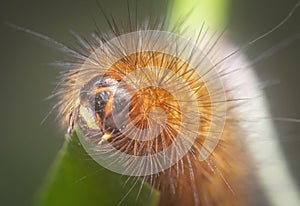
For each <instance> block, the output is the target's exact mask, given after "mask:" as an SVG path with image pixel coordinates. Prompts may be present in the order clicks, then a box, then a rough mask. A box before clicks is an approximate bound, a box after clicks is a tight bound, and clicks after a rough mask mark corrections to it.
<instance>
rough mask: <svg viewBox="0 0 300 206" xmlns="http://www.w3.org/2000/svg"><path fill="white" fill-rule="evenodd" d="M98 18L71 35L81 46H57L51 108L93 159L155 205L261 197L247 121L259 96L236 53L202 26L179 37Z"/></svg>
mask: <svg viewBox="0 0 300 206" xmlns="http://www.w3.org/2000/svg"><path fill="white" fill-rule="evenodd" d="M107 21H108V23H109V24H110V27H111V32H107V33H101V34H97V33H96V34H95V35H93V36H92V37H90V38H89V39H88V40H84V39H82V38H80V37H79V36H77V35H75V37H76V38H77V39H78V41H79V42H80V45H81V47H82V49H81V50H80V51H75V50H72V49H70V48H68V47H66V46H63V49H65V51H66V52H67V53H69V54H70V55H71V56H72V57H73V61H71V62H66V63H64V64H63V65H64V66H68V67H69V69H68V70H66V72H65V73H63V75H62V76H61V82H60V83H59V89H58V90H57V91H55V95H56V96H58V99H59V102H58V103H57V105H56V106H55V107H58V108H59V114H60V115H61V116H60V118H59V119H61V121H62V125H65V127H66V125H68V132H69V133H71V132H74V127H76V126H77V129H78V130H80V131H82V132H83V136H84V137H85V139H83V140H82V144H83V145H85V147H86V149H87V151H89V153H90V155H91V156H92V157H93V158H94V159H95V160H96V161H97V162H99V164H101V165H103V166H105V167H107V168H108V169H111V170H113V171H115V172H119V173H122V174H124V173H125V174H126V175H130V176H141V178H143V179H144V180H145V181H147V182H149V183H150V184H151V185H153V187H155V188H156V189H158V190H159V191H160V192H161V200H160V204H161V205H257V204H263V205H265V204H268V198H269V197H268V194H263V190H264V189H263V187H264V183H263V182H261V179H260V178H261V176H259V174H256V172H254V171H256V168H255V161H256V159H255V158H253V157H251V155H253V151H252V149H253V148H251V146H249V144H251V143H249V142H251V140H252V139H251V138H252V135H251V134H250V133H251V132H253V131H254V130H256V129H253V128H259V126H258V125H257V123H256V122H255V123H251V122H250V121H249V122H247V118H248V117H249V116H250V115H249V114H248V113H250V112H251V113H252V114H255V115H257V114H264V113H261V111H256V109H257V110H259V109H260V107H262V106H263V104H264V103H262V101H263V100H258V99H259V97H258V96H257V95H258V93H257V91H258V90H259V89H258V88H257V83H256V77H255V76H254V74H253V73H252V70H251V68H248V66H247V60H246V59H245V57H243V55H242V54H241V51H239V50H237V49H236V48H235V47H234V46H232V45H231V44H230V43H229V42H227V40H225V38H224V37H223V36H224V35H223V34H222V33H221V34H220V35H219V36H218V35H214V34H212V32H211V31H210V30H209V29H208V27H207V26H206V25H205V24H203V25H202V26H201V27H200V28H199V31H198V33H197V35H195V38H192V39H186V38H183V36H188V35H186V34H185V33H184V32H181V31H180V30H181V27H180V25H176V26H175V27H174V28H173V29H172V30H171V31H172V32H173V33H169V32H167V29H166V27H165V23H164V22H162V23H157V24H154V25H151V24H150V23H147V22H144V23H141V25H137V24H136V25H135V22H133V20H132V19H131V17H130V16H129V19H128V22H129V25H130V26H129V27H122V26H121V27H119V25H117V24H116V23H115V22H114V19H109V18H107ZM174 33H179V35H178V34H174ZM235 51H238V52H235ZM241 65H242V67H241ZM70 68H71V69H70ZM241 92H242V94H241ZM246 115H248V116H246ZM241 116H242V117H246V118H245V119H244V118H241ZM241 122H242V123H241ZM245 122H246V123H245ZM259 124H261V122H260V123H259ZM249 127H250V128H251V129H250V130H249ZM266 128H267V126H266ZM75 130H76V129H75ZM76 131H77V130H76ZM266 133H267V132H266ZM252 141H253V140H252ZM90 143H92V144H90ZM91 145H92V146H91ZM264 146H265V145H264ZM270 147H272V145H271V146H270ZM169 148H171V149H170V150H169ZM256 149H258V148H256ZM156 154H159V155H156ZM160 155H161V156H160ZM253 156H255V154H254V155H253ZM109 157H112V158H114V159H117V160H119V161H116V162H115V163H114V164H111V161H109V162H107V160H108V159H109ZM105 160H106V161H105ZM140 165H144V166H140ZM124 171H125V172H124ZM278 179H280V177H278ZM285 180H286V179H284V180H283V181H285ZM288 181H289V180H288ZM253 197H255V198H253ZM264 199H266V200H264ZM256 201H258V202H256ZM261 201H262V202H261ZM265 201H266V202H265ZM277 201H279V200H276V202H277Z"/></svg>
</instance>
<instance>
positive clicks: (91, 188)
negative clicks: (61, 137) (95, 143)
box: [36, 132, 159, 206]
mask: <svg viewBox="0 0 300 206" xmlns="http://www.w3.org/2000/svg"><path fill="white" fill-rule="evenodd" d="M127 178H128V177H127V176H121V175H119V174H116V173H113V172H111V171H109V170H107V169H105V168H103V167H101V166H100V165H99V164H98V163H96V162H95V161H94V160H93V159H92V158H91V157H90V156H89V155H88V154H87V153H86V151H85V150H84V149H83V147H82V145H81V144H80V142H79V140H78V137H77V135H76V133H75V132H74V133H73V135H72V136H71V137H70V139H68V140H67V141H66V142H65V144H64V146H63V148H62V149H61V151H60V153H59V155H58V156H57V159H56V160H55V162H54V165H53V166H52V170H51V171H50V173H49V175H48V178H47V180H46V183H45V185H44V186H43V188H42V189H41V190H40V192H39V196H38V199H37V202H36V205H37V206H53V205H64V206H68V205H72V206H77V205H78V206H82V205H87V206H89V205H118V204H119V203H121V205H123V206H126V205H129V206H132V205H141V206H153V205H157V204H158V200H159V194H158V192H157V191H155V190H153V189H152V188H151V187H150V186H149V185H148V184H144V185H143V186H141V180H140V179H139V178H135V179H134V178H131V179H130V180H129V181H128V182H126V180H127Z"/></svg>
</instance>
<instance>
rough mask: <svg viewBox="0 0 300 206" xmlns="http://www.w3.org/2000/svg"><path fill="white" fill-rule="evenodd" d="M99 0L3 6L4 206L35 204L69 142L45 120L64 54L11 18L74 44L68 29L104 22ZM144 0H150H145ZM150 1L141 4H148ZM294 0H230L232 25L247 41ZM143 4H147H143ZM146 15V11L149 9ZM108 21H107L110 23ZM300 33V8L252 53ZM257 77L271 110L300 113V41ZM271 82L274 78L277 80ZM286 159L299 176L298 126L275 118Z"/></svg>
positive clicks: (113, 6)
mask: <svg viewBox="0 0 300 206" xmlns="http://www.w3.org/2000/svg"><path fill="white" fill-rule="evenodd" d="M95 2H96V0H92V1H83V0H82V1H80V0H75V1H74V0H73V1H71V0H65V1H59V0H52V1H46V0H43V1H33V0H30V1H24V0H11V1H9V2H3V1H2V2H1V4H0V45H1V53H0V59H1V60H0V69H1V74H0V84H1V87H0V89H1V92H0V95H1V98H0V102H1V107H0V115H1V122H0V128H1V130H0V134H1V140H0V141H1V143H0V162H1V168H0V178H1V182H0V198H1V205H30V204H32V200H33V196H34V194H35V191H36V190H37V189H38V187H39V186H40V185H41V183H42V182H43V178H44V176H45V174H46V173H47V170H48V168H49V167H50V165H51V162H52V161H53V159H54V158H55V156H56V154H57V152H58V150H59V148H60V147H61V145H62V143H63V141H64V138H63V136H64V131H60V130H59V129H58V126H57V123H56V122H55V120H54V117H53V116H52V117H50V118H48V119H47V120H46V122H45V123H44V124H42V125H41V121H42V120H43V118H44V117H45V116H46V115H47V113H48V111H50V109H51V105H52V104H53V102H54V101H53V100H52V101H51V100H50V101H44V99H45V98H46V97H47V96H48V95H49V94H50V93H51V91H52V89H53V88H54V83H55V78H56V76H57V74H58V72H59V69H57V68H54V67H51V66H49V65H48V63H51V62H53V61H55V60H57V59H62V54H61V53H60V52H58V51H57V50H56V49H54V48H52V47H51V46H49V45H48V44H47V43H45V42H44V41H42V40H39V39H38V38H36V37H33V36H31V35H28V34H26V33H23V32H20V31H17V30H14V29H12V28H10V27H9V26H7V25H5V24H4V22H5V21H8V22H12V23H15V24H17V25H21V26H24V27H26V28H30V29H33V30H35V31H37V32H40V33H43V34H46V35H47V36H50V37H52V38H54V39H55V40H58V41H60V42H63V43H66V44H67V45H72V44H74V40H73V39H72V38H71V37H70V34H69V33H68V31H69V30H70V29H73V30H75V31H76V32H77V33H79V34H81V35H87V34H89V33H91V32H92V31H94V24H93V17H94V18H95V19H96V21H97V22H98V23H99V24H100V25H103V22H104V19H103V18H102V17H101V14H100V13H99V12H98V8H97V7H96V3H95ZM101 2H102V5H103V6H104V8H105V10H106V11H108V13H109V11H112V12H113V14H114V15H118V16H119V17H121V18H122V15H124V12H126V10H125V8H126V4H125V3H124V2H125V1H120V0H114V1H108V0H106V1H101ZM145 2H146V3H145ZM149 2H150V1H144V3H141V4H140V5H141V10H142V11H144V10H147V9H148V10H149V7H150V5H151V3H149ZM152 2H153V3H152V5H154V6H153V7H155V8H156V7H157V8H156V9H155V11H156V12H158V13H159V12H163V11H164V8H165V5H164V3H161V2H162V1H159V0H156V1H152ZM295 4H296V0H251V1H250V0H232V1H231V6H230V7H231V12H230V27H229V29H230V31H231V33H232V36H233V39H234V41H235V42H236V43H237V44H238V45H242V44H244V43H246V42H247V41H249V40H251V39H253V38H254V37H255V36H258V35H259V34H262V33H264V32H266V31H268V30H269V29H271V28H272V27H274V25H276V24H278V23H279V22H280V21H281V20H282V19H283V18H284V17H285V16H286V15H287V13H288V12H289V10H290V9H291V8H292V7H293V6H294V5H295ZM142 7H143V8H142ZM142 15H147V13H146V12H143V14H142ZM104 27H105V25H104ZM299 32H300V8H299V9H298V10H297V11H296V13H295V14H294V15H293V16H292V17H291V18H290V20H289V21H288V22H287V23H285V24H284V26H283V27H281V28H280V29H279V30H278V31H276V32H274V33H272V34H271V35H270V36H268V37H267V38H265V39H263V40H261V41H259V42H257V43H256V44H255V45H254V46H253V47H251V48H250V49H249V50H248V51H247V54H248V56H249V57H250V58H254V57H256V56H257V55H259V54H260V53H261V52H263V51H264V50H266V49H267V48H270V47H272V46H275V47H276V45H278V43H279V42H280V41H281V40H287V39H289V38H291V37H292V36H293V35H295V34H296V33H299ZM256 70H257V73H258V76H259V78H260V79H261V81H263V82H267V83H270V84H269V86H268V87H266V88H265V92H266V95H267V98H268V101H269V103H270V110H271V112H272V115H273V116H283V117H293V118H299V119H300V94H299V90H300V40H298V41H294V42H293V43H290V44H289V45H288V46H286V47H285V48H284V49H281V50H279V51H277V52H276V53H275V54H273V55H272V56H271V57H269V58H267V59H265V60H263V61H261V62H260V63H258V64H257V65H256ZM278 81H280V83H276V84H272V82H278ZM276 126H277V130H278V133H279V135H280V137H281V139H280V141H281V145H282V148H283V149H284V151H285V154H286V158H287V161H288V162H289V166H290V168H291V169H292V171H293V173H294V175H295V181H297V182H298V183H299V182H300V175H299V174H298V173H300V165H299V155H300V149H299V148H300V124H296V123H285V122H276Z"/></svg>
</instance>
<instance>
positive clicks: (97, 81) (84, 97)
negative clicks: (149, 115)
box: [77, 76, 130, 139]
mask: <svg viewBox="0 0 300 206" xmlns="http://www.w3.org/2000/svg"><path fill="white" fill-rule="evenodd" d="M129 103H130V95H129V90H128V88H126V85H124V84H123V85H122V84H120V83H119V81H117V80H116V79H113V78H111V77H109V76H96V77H94V78H93V79H92V80H90V81H89V82H87V83H86V84H85V85H84V86H83V87H82V89H81V92H80V106H79V108H78V117H77V122H78V124H79V126H80V127H81V129H82V130H83V131H84V132H85V133H89V134H93V135H92V136H90V137H91V138H97V139H99V138H101V137H104V138H107V137H108V135H109V137H111V135H113V134H117V133H119V132H120V130H121V129H122V128H124V127H125V126H124V125H123V124H124V122H125V120H126V108H127V106H128V105H129ZM88 136H89V135H88Z"/></svg>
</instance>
